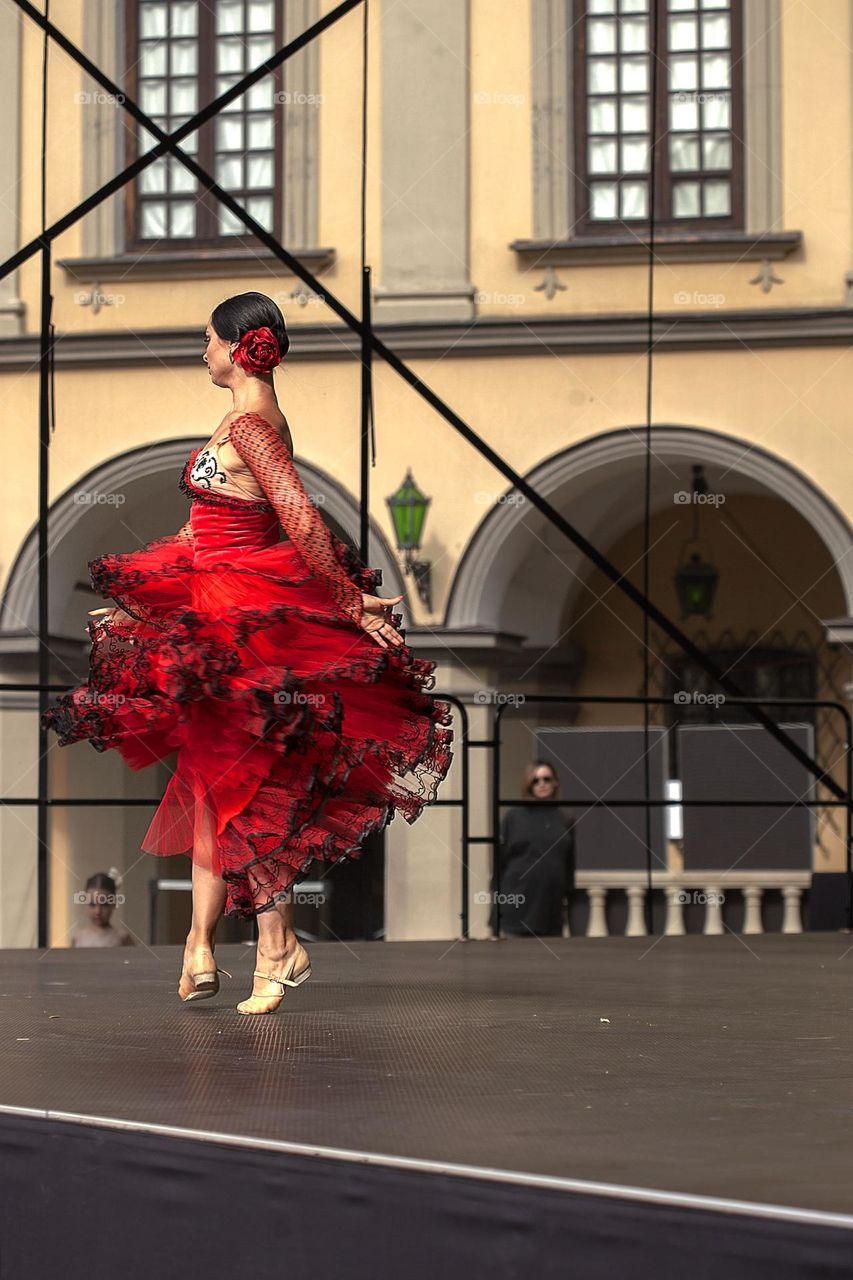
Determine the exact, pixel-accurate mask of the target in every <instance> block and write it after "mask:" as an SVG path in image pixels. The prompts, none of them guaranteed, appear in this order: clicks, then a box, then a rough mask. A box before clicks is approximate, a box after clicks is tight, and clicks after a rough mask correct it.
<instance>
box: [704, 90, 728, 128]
mask: <svg viewBox="0 0 853 1280" xmlns="http://www.w3.org/2000/svg"><path fill="white" fill-rule="evenodd" d="M731 123H732V111H731V98H730V97H729V95H728V94H727V93H706V94H703V95H702V125H703V127H704V128H705V129H730V128H731Z"/></svg>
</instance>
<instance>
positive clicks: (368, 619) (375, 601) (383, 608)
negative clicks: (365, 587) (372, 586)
mask: <svg viewBox="0 0 853 1280" xmlns="http://www.w3.org/2000/svg"><path fill="white" fill-rule="evenodd" d="M402 599H403V597H402V596H390V597H388V598H387V599H383V597H382V596H371V595H368V593H367V592H366V591H363V592H362V594H361V601H362V609H363V613H362V615H361V620H360V621H359V624H358V625H359V626H360V627H361V629H362V630H363V631H366V632H367V634H368V635H369V636H372V637H373V639H374V640H375V641H376V643H377V644H378V645H380V646H381V648H383V649H387V648H388V646H389V644H391V645H401V644H404V643H405V641H404V640H403V637H402V636H401V635H400V633H399V631H398V630H397V628H396V627H395V626H394V624H393V623H392V622H391V620H390V619H389V617H388V614H389V612H390V610H391V606H392V605H394V604H399V602H400V601H401V600H402Z"/></svg>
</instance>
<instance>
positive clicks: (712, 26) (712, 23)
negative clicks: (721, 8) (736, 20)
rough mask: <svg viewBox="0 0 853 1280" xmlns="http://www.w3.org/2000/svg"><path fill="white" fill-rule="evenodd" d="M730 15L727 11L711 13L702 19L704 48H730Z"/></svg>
mask: <svg viewBox="0 0 853 1280" xmlns="http://www.w3.org/2000/svg"><path fill="white" fill-rule="evenodd" d="M729 44H730V39H729V16H728V14H727V13H709V14H708V15H707V17H704V18H703V19H702V47H703V49H728V47H729Z"/></svg>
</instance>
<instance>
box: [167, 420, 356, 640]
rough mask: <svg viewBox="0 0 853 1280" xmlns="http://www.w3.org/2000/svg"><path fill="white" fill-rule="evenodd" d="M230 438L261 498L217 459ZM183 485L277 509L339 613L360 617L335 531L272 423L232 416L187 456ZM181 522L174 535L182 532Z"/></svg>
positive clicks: (231, 501)
mask: <svg viewBox="0 0 853 1280" xmlns="http://www.w3.org/2000/svg"><path fill="white" fill-rule="evenodd" d="M226 440H230V441H231V443H232V445H233V446H234V449H235V450H236V451H237V453H238V454H239V455H240V457H241V458H242V459H243V460H244V462H245V463H246V464H247V466H248V467H249V469H250V471H251V472H252V475H253V476H254V477H255V479H256V481H257V482H258V485H259V487H260V489H261V492H262V493H263V494H264V495H265V499H263V500H262V499H258V498H257V496H252V497H249V496H247V491H246V490H245V489H244V488H242V487H241V486H240V484H239V483H238V482H237V481H236V480H235V479H234V478H233V477H232V476H230V475H229V474H228V472H227V470H226V469H225V468H224V467H223V466H222V463H221V461H220V459H219V445H221V444H224V442H225V441H226ZM180 484H181V489H182V490H183V491H184V492H186V493H187V494H189V496H190V497H192V498H194V499H199V500H200V501H202V502H213V503H218V504H222V505H226V506H228V507H230V508H231V509H232V510H235V509H238V508H240V509H243V510H254V511H268V512H273V511H274V512H275V514H276V516H277V517H278V519H279V521H280V523H281V526H282V528H283V529H284V532H285V534H286V535H287V537H288V538H289V539H290V540H291V541H292V542H293V544H294V546H295V547H296V549H297V551H298V552H299V554H300V555H301V556H302V559H303V560H304V561H305V563H306V565H307V566H308V567H309V569H310V570H311V571H312V573H314V574H315V576H316V577H318V578H320V579H321V580H322V582H323V584H324V586H325V587H326V588H327V590H328V591H329V594H330V595H331V597H332V599H333V600H334V602H335V605H336V606H337V609H338V613H339V614H340V616H342V617H345V618H348V619H350V620H351V621H353V622H358V621H360V619H361V616H362V611H363V600H362V593H361V591H360V589H359V588H358V587H357V586H356V584H355V583H354V582H353V581H352V579H351V578H350V577H349V576H348V575H347V573H346V571H345V569H344V567H343V565H342V563H341V559H340V557H339V555H338V554H337V553H336V550H335V543H334V541H333V536H332V534H331V533H330V531H329V529H328V528H327V526H326V524H325V523H324V521H323V518H322V516H321V515H320V513H319V511H318V510H317V507H316V506H315V505H314V503H313V502H312V501H311V498H310V496H309V495H308V493H307V492H306V490H305V488H304V486H303V484H302V481H301V480H300V478H299V473H298V471H297V470H296V466H295V464H294V461H293V457H292V455H291V453H290V451H289V449H288V448H287V446H286V445H285V443H284V441H283V440H282V438H281V436H280V435H279V434H278V432H277V431H276V430H275V428H274V427H273V425H272V423H270V422H268V421H267V420H266V418H263V417H261V415H260V414H257V413H244V414H242V415H241V416H240V417H239V418H236V419H235V420H234V421H233V422H232V424H231V429H230V432H229V434H228V435H227V436H223V437H222V439H220V440H218V441H216V442H215V443H213V444H208V445H205V446H204V448H201V449H197V450H196V451H195V453H193V454H192V455H191V456H190V458H189V459H188V461H187V464H186V466H185V468H184V472H183V475H182V477H181V482H180ZM188 527H189V529H190V537H191V536H192V534H191V524H190V525H189V526H186V525H185V526H184V528H183V529H182V530H180V532H179V534H178V535H177V536H178V537H179V538H183V537H184V535H185V530H186V529H187V528H188Z"/></svg>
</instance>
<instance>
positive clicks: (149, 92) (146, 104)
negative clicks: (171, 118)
mask: <svg viewBox="0 0 853 1280" xmlns="http://www.w3.org/2000/svg"><path fill="white" fill-rule="evenodd" d="M139 105H140V107H141V108H142V110H143V111H144V112H145V113H146V115H149V116H159V115H162V114H163V112H164V111H165V110H166V82H165V80H159V81H158V80H149V81H146V82H145V83H144V84H142V85H141V86H140V93H139Z"/></svg>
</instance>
